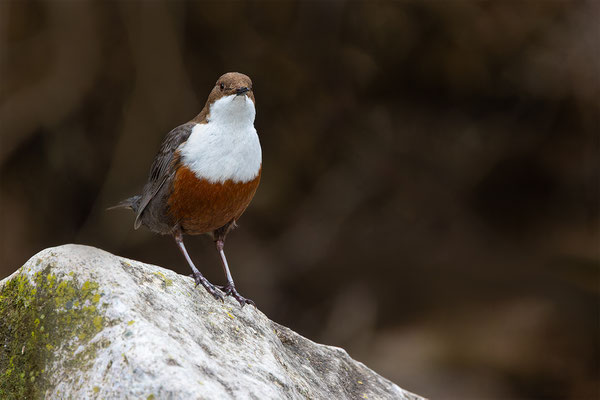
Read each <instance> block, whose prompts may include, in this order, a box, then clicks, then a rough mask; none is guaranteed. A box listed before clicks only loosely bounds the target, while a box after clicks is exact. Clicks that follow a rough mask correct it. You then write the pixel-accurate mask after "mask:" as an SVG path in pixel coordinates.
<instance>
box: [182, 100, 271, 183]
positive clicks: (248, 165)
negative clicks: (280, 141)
mask: <svg viewBox="0 0 600 400" xmlns="http://www.w3.org/2000/svg"><path fill="white" fill-rule="evenodd" d="M255 116H256V110H255V108H254V102H253V101H252V100H250V99H249V98H248V97H247V96H236V95H231V96H226V97H222V98H220V99H219V100H217V101H215V102H214V103H213V104H212V105H211V106H210V110H209V118H208V123H206V124H197V125H196V126H194V128H193V129H192V133H191V135H190V137H189V138H188V140H187V141H186V142H185V143H184V144H183V145H182V146H181V147H180V149H179V151H180V154H181V160H182V162H183V164H184V165H186V166H187V167H188V168H189V169H190V170H192V171H193V172H194V173H195V174H196V176H197V177H198V178H204V179H207V180H208V181H210V182H212V183H216V182H225V181H226V180H228V179H231V180H232V181H234V182H249V181H251V180H253V179H254V178H256V176H257V175H258V171H259V170H260V166H261V163H262V152H261V148H260V142H259V140H258V134H257V133H256V129H254V117H255Z"/></svg>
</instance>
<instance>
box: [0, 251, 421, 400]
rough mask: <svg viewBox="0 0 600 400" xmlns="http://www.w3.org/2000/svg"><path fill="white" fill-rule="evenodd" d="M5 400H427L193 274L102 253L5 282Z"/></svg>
mask: <svg viewBox="0 0 600 400" xmlns="http://www.w3.org/2000/svg"><path fill="white" fill-rule="evenodd" d="M0 344H1V345H2V347H1V348H0V398H2V399H26V398H27V399H41V398H46V399H69V398H73V399H83V398H86V399H87V398H92V399H96V398H97V399H117V398H118V399H125V398H127V399H226V398H234V399H284V398H292V399H324V398H327V399H344V398H347V399H360V398H368V399H419V398H420V397H418V396H416V395H413V394H411V393H409V392H406V391H404V390H403V389H400V388H399V387H398V386H396V385H395V384H393V383H392V382H390V381H388V380H386V379H384V378H382V377H381V376H379V375H377V374H376V373H374V372H373V371H371V370H370V369H368V368H367V367H366V366H364V365H363V364H361V363H359V362H357V361H354V360H353V359H351V358H350V357H349V356H348V354H347V353H346V352H345V351H344V350H342V349H340V348H336V347H331V346H324V345H320V344H316V343H314V342H311V341H310V340H308V339H305V338H303V337H302V336H300V335H298V334H296V333H295V332H293V331H291V330H290V329H288V328H285V327H283V326H281V325H279V324H276V323H275V322H272V321H270V320H269V319H268V318H267V317H266V316H265V315H264V314H263V313H261V312H260V311H259V310H257V309H256V308H254V307H252V306H246V307H244V308H243V309H242V308H240V307H239V304H238V303H237V302H235V301H234V300H232V299H230V298H228V299H227V300H226V301H225V302H224V303H222V302H219V301H216V300H215V299H214V298H212V297H211V296H210V295H209V294H208V293H207V292H206V291H205V290H203V289H202V288H196V287H194V282H193V280H192V278H188V277H186V276H181V275H177V274H176V273H174V272H173V271H170V270H167V269H164V268H160V267H157V266H153V265H148V264H143V263H140V262H137V261H132V260H127V259H124V258H121V257H117V256H114V255H112V254H109V253H106V252H104V251H102V250H98V249H95V248H93V247H86V246H78V245H66V246H61V247H56V248H50V249H46V250H44V251H42V252H40V253H38V254H37V255H35V256H34V257H33V258H31V259H30V260H29V261H28V262H27V263H26V264H25V265H24V266H23V267H22V268H20V269H19V270H18V271H17V272H15V273H14V274H12V275H11V276H9V277H8V278H6V279H4V280H3V281H2V282H0Z"/></svg>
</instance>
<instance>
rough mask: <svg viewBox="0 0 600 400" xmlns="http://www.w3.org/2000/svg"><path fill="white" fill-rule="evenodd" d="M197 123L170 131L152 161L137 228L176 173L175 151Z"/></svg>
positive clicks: (135, 226)
mask: <svg viewBox="0 0 600 400" xmlns="http://www.w3.org/2000/svg"><path fill="white" fill-rule="evenodd" d="M195 125H196V124H195V123H190V122H188V123H186V124H183V125H180V126H178V127H177V128H175V129H173V130H172V131H171V132H169V133H168V134H167V136H166V137H165V140H163V142H162V144H161V146H160V150H159V151H158V154H157V155H156V158H155V159H154V163H152V168H150V173H149V175H148V182H147V183H146V185H145V186H144V190H143V191H142V198H141V200H140V206H139V208H138V210H137V215H136V218H135V223H134V228H135V229H137V228H139V227H140V225H141V224H142V219H141V217H142V214H143V212H144V210H145V209H146V207H147V206H148V204H149V203H150V201H151V200H152V199H153V198H154V197H155V196H156V194H157V193H158V192H159V190H160V189H161V187H162V186H163V185H164V184H165V182H166V181H167V180H168V179H169V177H171V176H173V174H175V167H176V166H175V165H174V164H175V163H174V158H175V153H176V151H177V149H178V148H179V146H180V145H181V144H182V143H183V142H185V141H186V140H187V139H188V138H189V137H190V134H191V133H192V129H193V127H194V126H195Z"/></svg>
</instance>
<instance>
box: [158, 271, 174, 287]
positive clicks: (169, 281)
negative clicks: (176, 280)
mask: <svg viewBox="0 0 600 400" xmlns="http://www.w3.org/2000/svg"><path fill="white" fill-rule="evenodd" d="M154 275H156V276H158V277H160V278H162V280H163V283H164V288H167V287H169V286H171V285H173V279H169V278H167V277H166V276H165V274H163V273H162V272H160V271H156V272H154Z"/></svg>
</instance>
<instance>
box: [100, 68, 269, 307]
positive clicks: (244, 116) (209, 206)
mask: <svg viewBox="0 0 600 400" xmlns="http://www.w3.org/2000/svg"><path fill="white" fill-rule="evenodd" d="M255 104H256V101H255V98H254V89H253V85H252V80H251V79H250V78H249V77H248V76H247V75H244V74H242V73H238V72H228V73H226V74H224V75H222V76H221V77H219V79H218V80H217V82H216V84H215V86H214V87H213V88H212V90H211V91H210V94H209V95H208V99H207V101H206V104H205V105H204V108H203V109H202V111H201V112H200V113H199V114H198V115H197V116H196V117H195V118H193V119H192V120H190V121H189V122H187V123H184V124H183V125H180V126H178V127H176V128H175V129H173V130H171V131H170V132H169V133H168V134H167V135H166V137H165V139H164V140H163V142H162V144H161V146H160V150H159V151H158V154H157V155H156V157H155V159H154V162H153V163H152V167H151V168H150V172H149V175H148V180H147V182H146V184H145V185H144V188H143V190H142V193H141V194H139V195H135V196H133V197H130V198H128V199H125V200H123V201H121V202H120V203H118V204H117V205H115V206H113V207H110V208H109V209H119V208H127V209H131V210H133V212H134V213H135V222H134V229H138V228H139V227H140V226H141V225H144V226H146V227H147V228H148V229H149V230H150V231H151V232H154V233H158V234H162V235H171V236H173V238H174V239H175V243H176V244H177V247H178V248H179V250H180V251H181V253H182V254H183V256H184V258H185V259H186V261H187V263H188V264H189V266H190V267H191V269H192V276H193V278H194V280H195V283H196V286H198V285H202V286H203V287H204V288H205V289H206V290H207V291H208V292H209V293H210V294H211V295H212V296H213V297H214V298H215V299H217V300H221V301H223V300H224V298H223V294H221V292H223V293H224V294H225V296H232V297H233V298H235V299H236V300H237V301H238V302H239V303H240V305H241V307H244V306H245V305H246V304H251V305H254V306H255V303H254V302H253V301H252V300H250V299H247V298H245V297H243V296H242V295H240V294H239V293H238V291H237V289H236V287H235V283H234V281H233V278H232V276H231V272H230V270H229V265H228V263H227V258H226V257H225V252H224V250H223V249H224V247H225V238H226V237H227V234H228V233H229V232H230V231H231V230H232V229H233V228H235V227H236V222H237V221H238V220H239V218H240V217H241V215H242V214H243V213H244V211H245V210H246V208H247V207H248V205H249V204H250V201H251V200H252V198H253V197H254V194H255V193H256V190H257V188H258V185H259V182H260V177H261V172H262V149H261V146H260V140H259V137H258V133H257V131H256V129H255V127H254V119H255V116H256V106H255ZM200 234H208V235H210V236H212V239H213V241H214V243H215V247H216V249H217V251H218V253H219V255H220V259H221V264H222V267H223V271H224V273H225V276H226V278H227V284H226V285H224V286H218V285H213V284H212V283H210V282H209V281H208V280H207V279H206V278H205V277H204V276H203V275H202V273H201V272H200V271H199V270H198V268H196V266H195V265H194V263H193V261H192V259H191V258H190V256H189V254H188V252H187V250H186V248H185V245H184V243H183V235H200Z"/></svg>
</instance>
